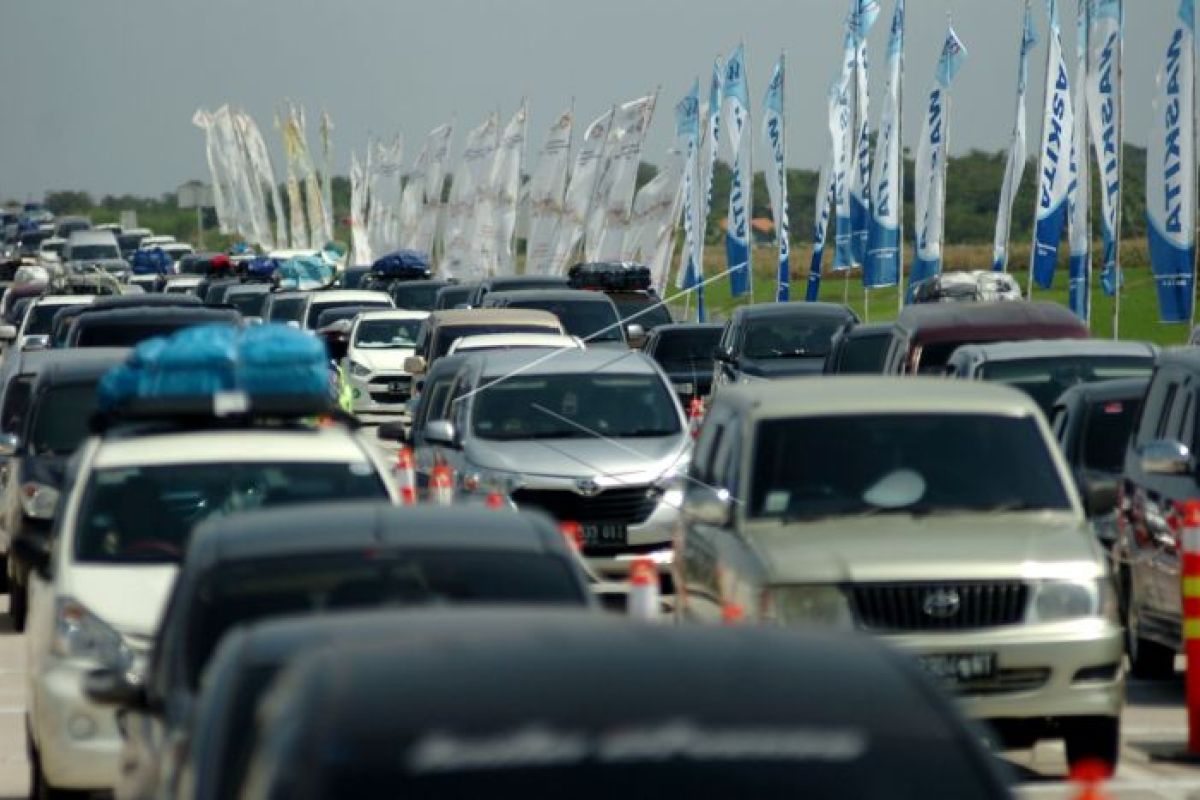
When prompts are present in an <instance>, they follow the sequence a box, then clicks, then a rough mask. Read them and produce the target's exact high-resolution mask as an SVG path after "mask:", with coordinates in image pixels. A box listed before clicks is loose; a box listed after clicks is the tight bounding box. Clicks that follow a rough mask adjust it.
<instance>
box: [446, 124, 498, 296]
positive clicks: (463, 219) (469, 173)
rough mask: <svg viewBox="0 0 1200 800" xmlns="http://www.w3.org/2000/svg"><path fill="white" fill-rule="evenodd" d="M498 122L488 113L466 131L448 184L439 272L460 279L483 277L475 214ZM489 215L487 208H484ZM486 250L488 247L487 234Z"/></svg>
mask: <svg viewBox="0 0 1200 800" xmlns="http://www.w3.org/2000/svg"><path fill="white" fill-rule="evenodd" d="M498 127H499V122H498V121H497V119H496V115H495V114H492V115H490V116H488V118H487V119H486V120H484V121H483V123H482V124H481V125H479V127H477V128H475V129H474V130H472V131H470V132H469V133H468V134H467V136H466V140H465V141H464V142H463V154H462V158H461V159H460V160H459V163H458V169H457V170H455V172H454V180H453V182H452V183H451V184H450V202H449V204H448V205H447V207H446V224H445V225H444V227H443V229H442V242H443V244H442V261H441V266H440V268H439V272H440V273H442V274H443V275H444V276H447V277H453V278H460V279H462V280H479V279H481V278H484V277H486V276H487V274H488V273H487V268H486V265H484V264H482V263H481V262H480V253H479V247H478V245H477V242H478V241H479V238H478V228H479V226H478V224H477V223H478V211H479V206H480V194H481V191H482V190H483V188H484V187H483V186H482V184H483V183H484V182H486V180H487V177H488V175H490V174H491V167H492V157H493V156H494V155H495V153H496V131H497V128H498ZM485 212H486V213H488V214H489V215H490V213H491V207H490V206H485ZM487 234H488V236H487V240H488V241H487V247H488V249H489V250H490V249H491V246H492V239H491V237H492V236H493V235H494V234H493V232H492V231H491V230H490V220H489V230H488V231H487Z"/></svg>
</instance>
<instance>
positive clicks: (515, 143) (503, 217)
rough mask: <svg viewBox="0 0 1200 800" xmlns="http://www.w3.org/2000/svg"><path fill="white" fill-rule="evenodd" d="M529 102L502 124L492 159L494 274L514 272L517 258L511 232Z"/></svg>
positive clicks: (515, 223)
mask: <svg viewBox="0 0 1200 800" xmlns="http://www.w3.org/2000/svg"><path fill="white" fill-rule="evenodd" d="M528 116H529V106H528V104H527V103H526V102H525V101H521V107H520V108H519V109H517V112H516V113H515V114H513V115H512V118H511V119H509V121H508V124H507V125H505V126H504V132H503V133H502V134H501V135H500V140H499V144H498V147H497V149H496V155H495V157H494V158H493V159H492V174H491V177H490V179H489V183H490V184H491V186H492V191H493V192H494V193H495V198H496V212H495V213H496V222H495V225H496V245H495V248H496V257H495V258H496V260H495V264H494V265H493V269H494V270H495V272H494V274H496V275H513V274H516V271H517V262H516V259H515V258H514V257H513V233H515V232H516V229H517V196H518V194H519V193H520V191H521V164H522V161H523V160H524V155H525V124H526V119H527V118H528Z"/></svg>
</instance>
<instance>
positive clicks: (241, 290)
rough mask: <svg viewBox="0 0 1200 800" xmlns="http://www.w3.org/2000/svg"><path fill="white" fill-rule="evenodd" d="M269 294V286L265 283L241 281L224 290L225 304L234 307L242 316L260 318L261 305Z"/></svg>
mask: <svg viewBox="0 0 1200 800" xmlns="http://www.w3.org/2000/svg"><path fill="white" fill-rule="evenodd" d="M270 294H271V287H270V286H269V285H267V284H265V283H242V284H238V285H237V286H231V287H230V288H229V289H228V290H226V292H225V304H226V305H229V306H233V307H234V308H236V309H237V310H238V313H239V314H241V315H242V316H243V317H246V318H249V317H256V318H258V319H262V312H263V306H265V305H266V303H267V297H269V296H270Z"/></svg>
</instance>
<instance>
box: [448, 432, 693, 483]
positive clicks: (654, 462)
mask: <svg viewBox="0 0 1200 800" xmlns="http://www.w3.org/2000/svg"><path fill="white" fill-rule="evenodd" d="M690 445H691V440H690V439H689V438H688V436H687V434H686V433H682V434H678V435H675V436H663V437H655V438H653V439H649V438H647V439H642V438H636V439H597V438H587V439H544V440H537V441H517V442H493V441H482V440H478V439H476V440H473V441H471V442H469V443H468V444H467V446H466V450H465V455H466V457H467V461H469V462H470V464H471V465H472V466H473V467H476V468H479V469H488V470H500V471H505V472H519V473H521V474H523V475H526V476H530V477H539V476H540V477H556V478H594V479H597V481H596V482H597V483H599V484H600V485H601V486H609V485H616V484H620V483H650V482H653V481H655V480H658V478H659V477H661V476H662V475H663V473H665V472H667V471H668V470H670V469H671V468H672V467H674V466H675V465H676V464H677V463H679V462H680V460H681V459H682V458H683V457H684V456H685V454H686V453H687V450H688V448H689V447H690Z"/></svg>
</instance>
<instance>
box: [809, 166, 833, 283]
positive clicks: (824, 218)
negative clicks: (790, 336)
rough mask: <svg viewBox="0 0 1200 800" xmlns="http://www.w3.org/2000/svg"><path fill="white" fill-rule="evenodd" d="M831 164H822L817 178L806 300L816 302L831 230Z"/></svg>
mask: <svg viewBox="0 0 1200 800" xmlns="http://www.w3.org/2000/svg"><path fill="white" fill-rule="evenodd" d="M831 183H832V181H831V178H830V168H829V164H828V163H825V164H822V165H821V174H820V176H819V177H818V178H817V194H816V211H815V213H814V215H813V248H812V260H811V261H810V262H809V267H808V286H807V288H806V290H805V293H804V300H805V302H808V303H815V302H817V300H818V299H819V298H820V296H821V257H822V256H823V255H824V254H825V240H826V236H827V234H828V231H829V207H830V205H831V204H832V202H833V186H832V185H831Z"/></svg>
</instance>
